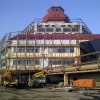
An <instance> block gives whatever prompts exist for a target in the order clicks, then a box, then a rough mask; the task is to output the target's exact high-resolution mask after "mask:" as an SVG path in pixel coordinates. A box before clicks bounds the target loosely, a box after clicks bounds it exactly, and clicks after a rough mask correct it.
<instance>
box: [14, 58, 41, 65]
mask: <svg viewBox="0 0 100 100" xmlns="http://www.w3.org/2000/svg"><path fill="white" fill-rule="evenodd" d="M13 64H14V65H17V64H18V65H34V64H36V65H38V64H39V60H31V59H30V60H27V59H26V60H23V59H19V60H13Z"/></svg>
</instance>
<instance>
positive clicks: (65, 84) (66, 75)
mask: <svg viewBox="0 0 100 100" xmlns="http://www.w3.org/2000/svg"><path fill="white" fill-rule="evenodd" d="M68 85H69V84H68V74H66V73H64V86H68Z"/></svg>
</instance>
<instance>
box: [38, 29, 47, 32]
mask: <svg viewBox="0 0 100 100" xmlns="http://www.w3.org/2000/svg"><path fill="white" fill-rule="evenodd" d="M37 31H38V32H45V28H38V29H37Z"/></svg>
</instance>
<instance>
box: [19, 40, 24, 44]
mask: <svg viewBox="0 0 100 100" xmlns="http://www.w3.org/2000/svg"><path fill="white" fill-rule="evenodd" d="M25 44H26V40H19V41H18V45H25Z"/></svg>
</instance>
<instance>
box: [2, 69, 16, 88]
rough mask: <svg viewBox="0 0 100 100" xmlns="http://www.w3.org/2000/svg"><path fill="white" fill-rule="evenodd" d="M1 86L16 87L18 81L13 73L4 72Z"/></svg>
mask: <svg viewBox="0 0 100 100" xmlns="http://www.w3.org/2000/svg"><path fill="white" fill-rule="evenodd" d="M1 85H3V86H5V87H17V86H18V80H17V78H16V76H15V75H14V73H12V72H11V71H5V72H4V73H3V75H2V79H1Z"/></svg>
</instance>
